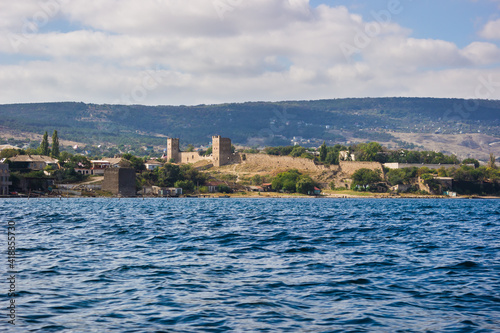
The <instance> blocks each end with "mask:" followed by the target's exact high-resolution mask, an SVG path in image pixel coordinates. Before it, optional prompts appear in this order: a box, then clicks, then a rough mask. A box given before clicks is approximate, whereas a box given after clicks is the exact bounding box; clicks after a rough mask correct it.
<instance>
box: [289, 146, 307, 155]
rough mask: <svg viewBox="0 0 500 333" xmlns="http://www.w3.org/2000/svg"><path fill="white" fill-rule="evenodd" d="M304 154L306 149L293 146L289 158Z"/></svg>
mask: <svg viewBox="0 0 500 333" xmlns="http://www.w3.org/2000/svg"><path fill="white" fill-rule="evenodd" d="M305 153H306V149H305V148H304V147H301V146H295V147H294V148H293V149H292V151H291V152H290V156H292V157H300V156H301V155H302V154H305Z"/></svg>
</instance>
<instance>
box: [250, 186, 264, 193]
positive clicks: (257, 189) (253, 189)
mask: <svg viewBox="0 0 500 333" xmlns="http://www.w3.org/2000/svg"><path fill="white" fill-rule="evenodd" d="M246 189H247V191H251V192H264V188H263V187H262V186H247V187H246Z"/></svg>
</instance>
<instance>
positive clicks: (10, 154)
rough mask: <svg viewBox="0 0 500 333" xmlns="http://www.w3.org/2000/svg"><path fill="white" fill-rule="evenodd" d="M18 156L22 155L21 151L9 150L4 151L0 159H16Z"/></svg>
mask: <svg viewBox="0 0 500 333" xmlns="http://www.w3.org/2000/svg"><path fill="white" fill-rule="evenodd" d="M17 155H20V154H19V150H17V149H11V148H8V149H4V150H2V151H1V152H0V159H2V158H9V157H14V156H17Z"/></svg>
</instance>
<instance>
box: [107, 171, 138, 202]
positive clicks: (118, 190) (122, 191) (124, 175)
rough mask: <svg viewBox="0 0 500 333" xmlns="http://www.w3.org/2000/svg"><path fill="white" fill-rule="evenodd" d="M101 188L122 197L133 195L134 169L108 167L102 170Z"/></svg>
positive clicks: (134, 188) (134, 191)
mask: <svg viewBox="0 0 500 333" xmlns="http://www.w3.org/2000/svg"><path fill="white" fill-rule="evenodd" d="M102 190H103V191H107V192H111V193H112V194H114V195H120V196H122V197H135V196H136V192H137V190H136V186H135V170H134V169H132V168H108V169H106V170H104V180H103V182H102Z"/></svg>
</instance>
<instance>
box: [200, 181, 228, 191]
mask: <svg viewBox="0 0 500 333" xmlns="http://www.w3.org/2000/svg"><path fill="white" fill-rule="evenodd" d="M219 185H226V184H224V183H223V182H207V183H206V184H205V186H206V187H208V192H209V193H215V192H217V187H218V186H219Z"/></svg>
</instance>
